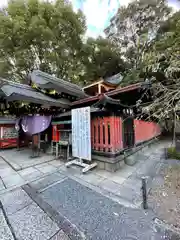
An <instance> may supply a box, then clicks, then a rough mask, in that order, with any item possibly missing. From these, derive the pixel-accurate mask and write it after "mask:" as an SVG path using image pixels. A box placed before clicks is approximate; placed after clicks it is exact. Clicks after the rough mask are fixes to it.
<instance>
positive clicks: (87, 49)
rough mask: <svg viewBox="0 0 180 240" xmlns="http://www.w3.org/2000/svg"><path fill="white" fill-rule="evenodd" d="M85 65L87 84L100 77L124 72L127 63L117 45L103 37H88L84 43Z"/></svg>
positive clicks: (84, 76) (85, 80)
mask: <svg viewBox="0 0 180 240" xmlns="http://www.w3.org/2000/svg"><path fill="white" fill-rule="evenodd" d="M82 61H83V63H84V65H85V71H84V74H83V76H82V77H83V79H84V82H85V84H87V83H88V82H91V81H95V80H97V79H98V78H99V77H103V78H106V77H110V76H112V75H115V74H117V73H119V72H121V73H122V72H124V71H125V68H126V65H125V62H124V61H123V60H122V58H121V56H120V53H119V51H118V50H117V47H116V46H115V45H114V44H113V43H111V42H110V41H108V40H107V39H104V38H102V37H99V38H97V39H93V38H88V39H87V42H86V44H85V45H84V59H83V60H82Z"/></svg>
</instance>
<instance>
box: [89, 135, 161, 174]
mask: <svg viewBox="0 0 180 240" xmlns="http://www.w3.org/2000/svg"><path fill="white" fill-rule="evenodd" d="M156 140H157V139H151V140H149V141H147V142H143V143H141V144H138V145H137V146H135V147H134V148H131V149H128V150H126V151H125V150H124V151H120V152H118V153H116V154H112V153H105V152H97V151H94V152H93V154H92V160H93V161H95V162H96V163H97V167H98V168H99V169H103V170H107V171H109V172H115V171H117V170H119V169H120V168H121V167H122V166H123V165H124V164H127V165H129V166H133V165H135V164H136V162H137V161H138V159H139V158H138V155H139V154H141V153H142V152H143V151H146V150H147V149H146V148H147V147H149V145H151V144H153V143H154V141H156Z"/></svg>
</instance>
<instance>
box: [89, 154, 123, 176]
mask: <svg viewBox="0 0 180 240" xmlns="http://www.w3.org/2000/svg"><path fill="white" fill-rule="evenodd" d="M92 159H93V160H94V161H95V162H96V163H97V164H98V165H97V167H98V168H99V169H103V170H107V171H109V172H115V171H117V170H118V169H120V168H121V167H122V166H123V165H124V155H123V154H119V156H113V155H111V157H109V156H105V154H104V156H101V155H98V154H97V153H96V154H93V155H92Z"/></svg>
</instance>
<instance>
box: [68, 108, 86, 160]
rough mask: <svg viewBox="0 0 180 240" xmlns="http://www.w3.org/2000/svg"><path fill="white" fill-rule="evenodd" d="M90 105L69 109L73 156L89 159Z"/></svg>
mask: <svg viewBox="0 0 180 240" xmlns="http://www.w3.org/2000/svg"><path fill="white" fill-rule="evenodd" d="M90 114H91V113H90V107H84V108H77V109H72V110H71V116H72V154H73V157H76V158H80V159H85V160H89V161H91V116H90Z"/></svg>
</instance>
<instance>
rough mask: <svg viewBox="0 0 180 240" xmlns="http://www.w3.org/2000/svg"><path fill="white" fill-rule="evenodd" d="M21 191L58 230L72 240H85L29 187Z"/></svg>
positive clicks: (79, 232)
mask: <svg viewBox="0 0 180 240" xmlns="http://www.w3.org/2000/svg"><path fill="white" fill-rule="evenodd" d="M22 189H23V190H24V191H25V192H26V193H27V194H28V195H29V197H30V198H31V199H32V200H33V201H34V202H35V203H36V204H37V205H38V206H39V207H40V208H41V209H42V210H43V211H44V212H45V213H46V214H48V216H49V217H50V218H51V219H52V220H53V221H54V222H56V223H57V225H58V226H59V228H60V229H62V230H63V232H64V233H65V234H66V235H67V236H68V237H69V238H70V239H72V240H85V239H86V237H85V235H84V233H83V232H82V231H80V230H79V229H78V228H77V227H76V226H75V225H74V224H72V223H71V222H70V221H69V220H68V219H67V218H66V217H64V216H63V215H62V214H60V213H59V212H57V211H56V210H54V209H53V208H52V206H51V205H49V204H48V203H47V202H46V201H44V200H43V199H42V198H41V197H40V196H38V194H37V192H36V191H35V190H34V189H33V188H32V187H30V185H29V184H26V185H24V186H22Z"/></svg>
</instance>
